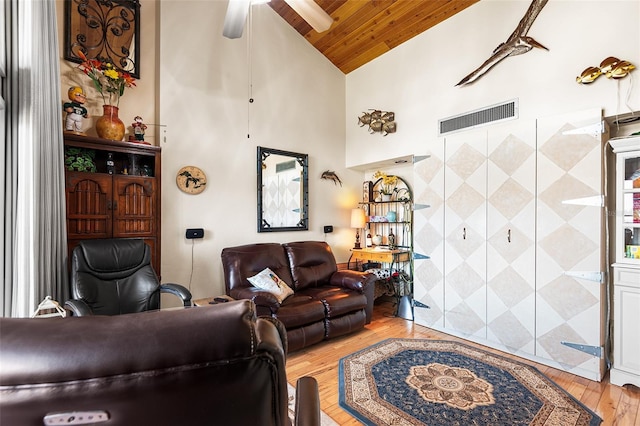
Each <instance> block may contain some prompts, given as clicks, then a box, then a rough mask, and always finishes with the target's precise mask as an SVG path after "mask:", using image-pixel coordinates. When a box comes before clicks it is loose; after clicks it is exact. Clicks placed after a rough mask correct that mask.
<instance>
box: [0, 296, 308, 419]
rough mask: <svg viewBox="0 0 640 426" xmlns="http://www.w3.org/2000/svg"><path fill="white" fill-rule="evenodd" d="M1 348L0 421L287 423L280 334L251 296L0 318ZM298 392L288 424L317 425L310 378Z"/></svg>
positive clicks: (283, 350)
mask: <svg viewBox="0 0 640 426" xmlns="http://www.w3.org/2000/svg"><path fill="white" fill-rule="evenodd" d="M0 346H1V348H2V350H1V351H0V424H2V425H20V426H30V425H34V426H35V425H39V426H42V425H43V424H45V425H47V424H55V425H57V424H65V425H66V424H87V423H89V421H91V423H90V424H95V425H103V424H104V425H105V426H106V425H213V424H216V425H242V426H244V425H290V424H291V422H290V420H289V416H288V391H287V378H286V373H285V360H286V334H285V331H284V328H283V327H282V325H281V324H279V323H278V321H276V320H273V319H271V318H257V317H256V313H255V306H254V304H253V303H251V302H250V301H246V300H245V301H235V302H229V303H225V304H219V305H212V306H206V307H193V308H186V309H180V310H166V311H155V312H143V313H137V314H125V315H116V316H98V315H96V316H86V317H67V318H42V319H41V318H35V319H29V318H0ZM296 395H297V400H296V403H297V406H298V408H297V410H296V425H316V424H319V423H320V405H319V399H318V388H317V383H316V382H315V379H313V378H311V377H306V378H302V379H300V380H299V381H298V383H297V389H296ZM92 413H93V414H92ZM47 415H49V416H52V415H57V417H49V418H47V417H46V416H47ZM99 420H104V422H103V421H99ZM81 421H84V423H82V422H81Z"/></svg>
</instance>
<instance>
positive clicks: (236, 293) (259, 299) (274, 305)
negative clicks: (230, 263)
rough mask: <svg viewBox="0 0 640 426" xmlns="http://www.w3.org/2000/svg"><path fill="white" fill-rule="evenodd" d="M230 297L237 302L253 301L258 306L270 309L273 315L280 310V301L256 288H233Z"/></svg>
mask: <svg viewBox="0 0 640 426" xmlns="http://www.w3.org/2000/svg"><path fill="white" fill-rule="evenodd" d="M229 296H231V297H233V298H234V299H236V300H238V299H249V300H252V301H253V303H255V304H256V306H265V307H267V308H269V309H270V310H271V313H272V314H274V313H276V312H278V309H280V302H278V299H276V297H275V296H274V295H273V294H271V293H269V292H267V291H264V290H261V289H259V288H256V287H242V288H233V289H231V291H230V294H229Z"/></svg>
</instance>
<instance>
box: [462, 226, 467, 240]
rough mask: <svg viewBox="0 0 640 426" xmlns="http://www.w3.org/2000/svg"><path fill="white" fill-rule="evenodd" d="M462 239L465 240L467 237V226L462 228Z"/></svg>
mask: <svg viewBox="0 0 640 426" xmlns="http://www.w3.org/2000/svg"><path fill="white" fill-rule="evenodd" d="M462 239H463V240H466V239H467V228H462Z"/></svg>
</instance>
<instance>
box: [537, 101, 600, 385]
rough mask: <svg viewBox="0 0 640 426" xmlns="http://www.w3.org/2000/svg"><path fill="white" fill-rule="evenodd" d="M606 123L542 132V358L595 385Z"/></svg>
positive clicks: (545, 126)
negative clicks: (603, 131) (602, 131)
mask: <svg viewBox="0 0 640 426" xmlns="http://www.w3.org/2000/svg"><path fill="white" fill-rule="evenodd" d="M600 122H601V111H600V109H593V110H589V111H584V112H580V113H575V114H568V115H563V116H553V117H546V118H541V119H539V120H538V124H537V132H538V165H537V170H538V171H537V176H538V178H537V199H538V205H537V225H536V227H537V270H536V275H537V277H536V284H537V292H536V306H537V310H536V342H537V346H536V355H537V356H539V357H542V358H546V359H548V360H550V361H551V362H550V365H557V367H558V368H562V369H564V370H567V371H569V372H572V373H575V374H578V375H581V376H584V377H588V378H591V379H593V380H600V379H601V377H602V372H603V359H601V358H600V357H599V356H597V355H593V354H590V353H587V352H589V351H590V350H593V351H597V350H598V348H599V347H601V346H602V344H603V341H604V333H603V324H604V321H603V318H602V312H603V310H604V303H603V291H604V285H603V284H601V282H600V281H601V280H600V276H601V275H600V274H601V273H602V271H603V270H604V260H603V259H604V256H603V254H604V247H605V246H606V244H605V242H604V232H603V228H602V224H603V220H604V215H603V212H604V209H603V207H602V188H603V179H602V175H603V173H602V167H603V160H602V156H603V155H602V151H603V148H602V138H601V136H600V134H599V131H598V130H597V128H598V125H599V123H600ZM563 342H567V343H569V344H572V345H580V346H582V347H583V348H584V349H586V350H587V352H583V351H581V350H578V349H574V348H572V347H569V346H567V345H566V344H563Z"/></svg>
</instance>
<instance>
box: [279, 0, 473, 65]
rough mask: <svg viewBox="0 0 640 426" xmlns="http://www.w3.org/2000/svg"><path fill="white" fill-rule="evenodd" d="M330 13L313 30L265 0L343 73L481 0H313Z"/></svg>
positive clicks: (285, 9)
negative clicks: (328, 22)
mask: <svg viewBox="0 0 640 426" xmlns="http://www.w3.org/2000/svg"><path fill="white" fill-rule="evenodd" d="M315 1H316V3H318V5H320V7H322V8H323V9H324V10H325V11H326V12H327V13H328V14H329V15H331V17H332V18H333V19H334V22H333V25H332V26H331V28H330V29H329V30H328V31H325V32H323V33H317V32H316V31H314V30H313V29H312V28H311V26H310V25H309V24H308V23H307V22H306V21H304V20H303V19H302V18H301V17H300V16H299V15H298V14H297V13H296V12H294V11H293V9H291V7H289V5H287V4H286V3H285V2H284V0H271V1H270V3H269V5H270V6H271V8H272V9H273V10H275V11H276V13H278V14H279V15H280V16H281V17H282V18H283V19H284V20H285V21H287V22H288V23H289V24H290V25H291V26H292V27H293V28H295V30H296V31H298V32H299V33H300V34H301V35H302V36H303V37H305V38H306V39H307V40H308V41H309V43H311V44H312V45H313V46H314V47H315V48H316V49H318V50H319V51H320V52H321V53H322V54H323V55H324V56H326V57H327V59H329V60H330V61H331V62H332V63H333V64H334V65H335V66H336V67H338V68H339V69H340V70H341V71H342V72H343V73H345V74H348V73H349V72H351V71H353V70H355V69H356V68H358V67H360V66H362V65H364V64H366V63H367V62H369V61H371V60H373V59H375V58H377V57H378V56H380V55H382V54H384V53H386V52H388V51H389V50H391V49H393V48H394V47H396V46H398V45H400V44H402V43H404V42H405V41H407V40H409V39H410V38H412V37H415V36H417V35H418V34H420V33H422V32H423V31H426V30H428V29H429V28H431V27H433V26H434V25H436V24H438V23H440V22H442V21H444V20H445V19H447V18H450V17H451V16H453V15H455V14H456V13H458V12H460V11H462V10H464V9H466V8H467V7H469V6H471V5H472V4H474V3H476V2H478V1H479V0H315Z"/></svg>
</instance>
